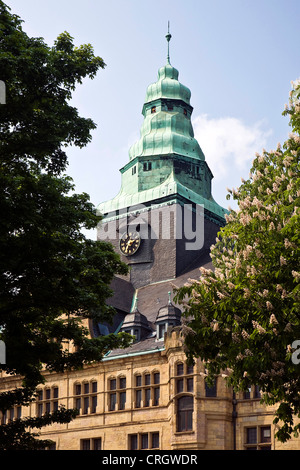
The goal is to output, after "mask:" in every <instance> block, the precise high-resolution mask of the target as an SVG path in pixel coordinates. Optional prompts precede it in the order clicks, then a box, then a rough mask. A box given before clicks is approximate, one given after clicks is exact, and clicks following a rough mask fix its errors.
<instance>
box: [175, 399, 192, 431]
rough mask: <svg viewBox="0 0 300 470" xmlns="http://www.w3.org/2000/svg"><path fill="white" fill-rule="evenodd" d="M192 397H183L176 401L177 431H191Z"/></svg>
mask: <svg viewBox="0 0 300 470" xmlns="http://www.w3.org/2000/svg"><path fill="white" fill-rule="evenodd" d="M193 411H194V406H193V397H190V396H183V397H181V398H179V399H178V400H177V431H179V432H182V431H191V430H192V429H193Z"/></svg>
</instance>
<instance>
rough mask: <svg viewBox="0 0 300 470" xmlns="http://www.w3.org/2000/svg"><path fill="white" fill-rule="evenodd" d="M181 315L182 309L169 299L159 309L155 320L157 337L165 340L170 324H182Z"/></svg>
mask: <svg viewBox="0 0 300 470" xmlns="http://www.w3.org/2000/svg"><path fill="white" fill-rule="evenodd" d="M169 294H170V293H169ZM180 317H181V311H180V310H179V308H177V307H175V306H174V305H173V304H172V303H171V300H169V303H168V305H166V306H165V307H161V308H160V309H159V311H158V314H157V317H156V320H155V323H156V339H157V340H163V339H164V335H165V332H166V331H167V329H168V327H169V326H176V325H179V324H180Z"/></svg>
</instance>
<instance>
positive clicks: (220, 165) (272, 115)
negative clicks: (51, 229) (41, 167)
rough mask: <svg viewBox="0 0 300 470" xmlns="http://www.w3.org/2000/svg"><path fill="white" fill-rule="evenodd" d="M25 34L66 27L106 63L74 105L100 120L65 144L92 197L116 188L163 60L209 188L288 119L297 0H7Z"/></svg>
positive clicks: (217, 191) (246, 162)
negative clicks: (83, 143)
mask: <svg viewBox="0 0 300 470" xmlns="http://www.w3.org/2000/svg"><path fill="white" fill-rule="evenodd" d="M4 2H5V3H6V4H7V5H8V6H9V7H11V9H12V12H13V13H15V14H17V15H19V16H20V17H21V18H22V19H23V20H24V24H23V29H24V30H25V31H26V32H27V34H28V35H30V36H39V37H43V38H44V40H45V42H46V43H47V44H48V45H50V46H51V45H53V42H54V40H55V38H56V37H57V36H58V35H59V34H60V33H61V32H63V31H68V32H69V33H70V34H71V35H72V36H73V37H74V43H75V44H76V45H80V44H83V43H91V44H92V45H93V47H94V51H95V54H96V55H99V56H101V57H102V58H103V60H104V62H105V63H106V64H107V65H106V68H105V69H104V70H100V71H99V72H98V75H97V77H96V78H95V79H94V80H85V81H84V83H83V84H82V85H80V86H79V87H78V89H77V90H76V92H75V94H74V97H73V100H72V104H73V105H74V106H76V107H77V108H78V110H79V113H80V114H81V115H82V116H84V117H90V118H92V119H93V120H94V121H95V122H96V124H97V126H98V127H97V130H96V131H94V132H93V141H92V142H91V143H90V144H89V145H88V146H87V147H85V148H84V149H81V150H79V149H76V148H70V149H69V151H68V156H69V167H68V174H69V175H70V176H71V177H72V178H73V180H74V182H75V185H76V191H77V192H87V193H88V194H90V197H91V201H92V202H93V204H94V205H96V206H97V205H98V204H99V203H100V202H103V201H105V200H108V199H111V198H112V197H114V196H115V195H116V194H117V193H118V191H119V188H120V182H121V175H120V173H119V169H120V168H121V167H122V166H123V165H124V164H125V163H127V161H128V150H129V147H130V146H131V145H132V144H133V143H134V142H135V141H136V140H137V139H138V137H139V132H140V127H141V124H142V120H143V117H142V114H141V110H142V106H143V103H144V98H145V94H146V89H147V86H148V85H149V84H150V83H153V82H155V81H156V79H157V71H158V69H159V68H160V67H161V66H162V65H164V64H165V63H166V55H167V45H166V44H167V43H166V40H165V35H166V33H167V24H168V21H170V32H171V34H172V40H171V43H170V56H171V64H172V65H173V66H174V67H176V68H177V69H178V70H179V80H180V81H181V82H182V83H183V84H184V85H186V86H188V87H189V88H190V90H191V93H192V97H191V104H192V106H193V108H194V112H193V125H194V132H195V136H196V138H197V139H198V141H199V144H200V146H201V148H202V150H203V151H204V153H205V156H206V161H207V163H208V165H209V166H210V168H211V170H212V172H213V174H214V179H213V196H214V198H215V200H216V201H217V202H218V203H219V204H221V205H222V206H223V207H226V208H227V207H228V201H226V194H227V190H226V187H228V188H233V187H237V186H239V184H240V182H241V177H244V178H247V177H248V174H249V170H250V167H251V162H252V160H253V158H254V156H255V153H256V152H261V150H262V148H265V149H266V150H271V149H274V148H275V147H276V146H277V143H278V142H281V143H283V142H284V140H286V138H287V136H288V133H289V132H290V127H289V125H288V119H287V118H286V117H283V116H282V111H283V109H284V105H285V103H287V102H288V96H289V91H290V90H291V83H290V82H291V80H296V79H297V78H299V77H300V67H299V66H300V57H299V56H300V48H299V44H300V28H299V19H300V1H299V0H210V1H202V0H184V1H183V0H151V1H148V0H85V1H84V2H83V1H81V0H6V1H5V0H4Z"/></svg>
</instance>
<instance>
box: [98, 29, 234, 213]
mask: <svg viewBox="0 0 300 470" xmlns="http://www.w3.org/2000/svg"><path fill="white" fill-rule="evenodd" d="M166 38H167V41H168V56H167V63H166V65H164V66H163V67H161V68H160V69H159V71H158V78H157V81H156V82H155V83H152V84H151V85H149V86H148V88H147V92H146V98H145V101H144V105H143V109H142V113H143V116H144V121H143V124H142V127H141V131H140V138H139V140H138V141H137V142H135V143H134V144H133V145H132V147H131V148H130V149H129V162H128V163H127V164H125V165H124V167H123V168H122V169H121V170H120V171H121V174H122V185H121V190H120V192H119V194H118V195H117V196H116V197H115V198H113V199H112V200H110V201H107V202H104V203H102V204H100V205H99V206H98V211H99V212H100V213H101V214H103V215H106V214H108V213H112V212H115V211H116V210H120V209H122V210H123V209H126V208H129V207H132V206H134V205H136V204H145V205H147V207H148V206H149V205H151V203H152V202H153V205H157V204H158V205H160V203H162V204H163V203H164V201H166V200H168V201H169V203H171V202H181V203H182V202H183V203H186V201H191V202H193V203H195V204H201V205H203V206H204V208H205V209H206V211H208V212H209V213H210V214H211V216H212V217H213V218H217V219H218V218H222V219H224V215H225V213H226V211H225V210H224V209H223V208H222V207H221V206H219V205H218V204H217V203H216V202H215V201H214V199H213V197H212V194H211V180H212V178H213V175H212V173H211V171H210V169H209V167H208V165H207V163H206V162H205V156H204V154H203V152H202V150H201V148H200V145H199V143H198V141H197V140H196V139H195V137H194V131H193V126H192V122H191V115H192V112H193V108H192V106H191V104H190V98H191V92H190V90H189V89H188V88H187V87H186V86H184V85H182V84H181V83H180V82H179V81H178V75H179V74H178V70H177V69H175V68H174V67H173V66H172V65H171V64H170V56H169V41H170V39H171V35H170V34H169V32H168V34H167V36H166ZM109 217H113V216H112V215H110V216H109Z"/></svg>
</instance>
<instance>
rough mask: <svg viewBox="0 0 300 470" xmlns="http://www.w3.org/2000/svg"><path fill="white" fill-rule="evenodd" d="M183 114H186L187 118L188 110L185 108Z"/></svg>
mask: <svg viewBox="0 0 300 470" xmlns="http://www.w3.org/2000/svg"><path fill="white" fill-rule="evenodd" d="M183 114H184V115H185V116H187V110H186V109H185V108H184V110H183Z"/></svg>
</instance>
